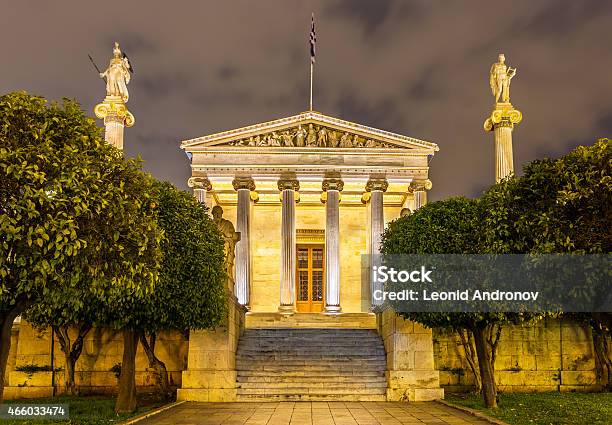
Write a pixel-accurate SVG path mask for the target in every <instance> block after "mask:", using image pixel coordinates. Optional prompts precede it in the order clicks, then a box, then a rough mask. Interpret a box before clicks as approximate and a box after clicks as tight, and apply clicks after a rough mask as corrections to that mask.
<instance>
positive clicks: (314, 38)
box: [310, 12, 317, 111]
mask: <svg viewBox="0 0 612 425" xmlns="http://www.w3.org/2000/svg"><path fill="white" fill-rule="evenodd" d="M316 44H317V34H316V33H315V21H314V12H312V20H311V21H310V110H311V111H312V77H313V74H314V64H315V55H316V52H315V51H316Z"/></svg>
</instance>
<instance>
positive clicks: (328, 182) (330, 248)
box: [322, 178, 344, 313]
mask: <svg viewBox="0 0 612 425" xmlns="http://www.w3.org/2000/svg"><path fill="white" fill-rule="evenodd" d="M343 188H344V182H343V181H342V180H340V179H332V178H330V179H325V180H323V185H322V189H323V191H324V192H325V193H326V199H325V312H326V313H339V312H340V311H342V309H341V308H340V240H339V239H340V211H339V204H340V192H341V191H342V189H343Z"/></svg>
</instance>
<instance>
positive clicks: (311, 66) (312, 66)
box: [310, 61, 314, 111]
mask: <svg viewBox="0 0 612 425" xmlns="http://www.w3.org/2000/svg"><path fill="white" fill-rule="evenodd" d="M313 73H314V64H313V63H312V61H310V110H311V111H312V76H313Z"/></svg>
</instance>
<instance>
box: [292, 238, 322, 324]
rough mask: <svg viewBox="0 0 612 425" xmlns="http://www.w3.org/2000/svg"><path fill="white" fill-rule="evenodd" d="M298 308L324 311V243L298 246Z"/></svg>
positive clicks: (310, 311) (303, 310)
mask: <svg viewBox="0 0 612 425" xmlns="http://www.w3.org/2000/svg"><path fill="white" fill-rule="evenodd" d="M295 281H296V288H295V289H296V291H295V292H296V294H297V297H296V308H297V311H298V312H305V313H317V312H321V311H323V307H324V304H323V303H324V296H325V247H324V245H298V246H297V278H296V280H295Z"/></svg>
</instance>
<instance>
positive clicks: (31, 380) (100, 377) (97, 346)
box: [4, 320, 188, 399]
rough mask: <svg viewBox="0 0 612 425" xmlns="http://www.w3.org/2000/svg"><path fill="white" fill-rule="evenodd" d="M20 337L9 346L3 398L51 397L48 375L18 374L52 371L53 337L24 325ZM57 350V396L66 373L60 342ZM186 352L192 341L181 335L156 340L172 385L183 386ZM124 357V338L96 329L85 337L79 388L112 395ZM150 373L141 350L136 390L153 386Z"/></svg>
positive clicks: (78, 368)
mask: <svg viewBox="0 0 612 425" xmlns="http://www.w3.org/2000/svg"><path fill="white" fill-rule="evenodd" d="M17 335H18V336H17V337H16V338H14V340H13V344H12V346H11V353H12V354H11V357H10V358H9V368H7V369H9V370H7V375H8V381H7V384H8V388H6V389H5V393H4V395H5V397H6V398H7V399H10V398H19V397H39V396H49V395H51V388H52V387H51V372H50V371H49V372H46V371H40V372H32V371H31V370H30V371H20V370H19V369H22V368H24V367H26V368H27V367H28V366H32V365H34V366H38V367H43V368H46V369H48V370H50V366H51V331H50V330H44V331H39V330H37V329H34V328H33V327H32V326H31V325H30V324H28V323H27V322H26V321H23V320H22V321H21V324H20V325H19V332H18V334H17ZM54 345H55V347H54V356H53V363H54V369H56V370H58V369H59V371H58V372H56V375H55V385H56V391H57V393H61V392H62V391H63V386H64V371H65V370H66V367H65V362H64V354H63V352H62V351H61V349H60V345H59V342H58V341H57V338H56V340H55V344H54ZM187 349H188V341H186V340H185V338H184V336H183V335H182V334H180V333H175V332H173V333H161V334H160V335H159V337H158V341H157V344H156V347H155V353H156V354H157V356H158V358H159V359H160V360H162V361H163V362H164V363H165V364H166V367H167V369H168V374H169V378H170V383H171V384H172V385H176V386H180V385H181V371H182V370H183V369H184V368H185V367H186V366H185V365H186V362H187ZM122 355H123V337H122V335H121V332H118V331H114V330H110V329H103V328H95V329H92V330H91V331H90V332H89V334H88V336H87V337H86V340H85V343H84V347H83V353H82V354H81V357H80V358H79V360H78V361H77V363H76V373H75V380H76V384H77V386H79V387H80V389H81V390H82V391H83V392H85V393H87V392H92V393H114V392H115V391H116V386H117V377H116V376H115V372H113V371H112V370H111V369H112V368H113V366H115V365H118V364H120V363H121V360H122ZM11 358H12V361H11ZM147 368H148V361H147V358H146V356H145V354H144V352H143V351H142V347H140V344H139V346H138V353H137V357H136V384H137V385H138V386H140V387H146V386H152V385H154V376H153V375H152V374H151V373H149V372H148V371H147Z"/></svg>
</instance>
